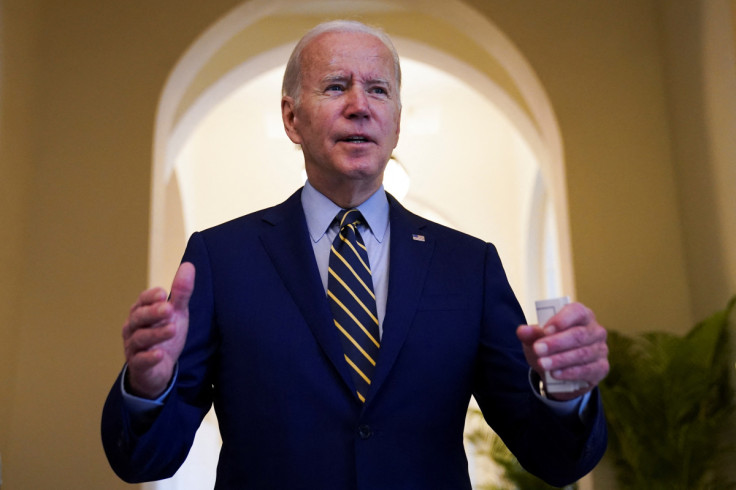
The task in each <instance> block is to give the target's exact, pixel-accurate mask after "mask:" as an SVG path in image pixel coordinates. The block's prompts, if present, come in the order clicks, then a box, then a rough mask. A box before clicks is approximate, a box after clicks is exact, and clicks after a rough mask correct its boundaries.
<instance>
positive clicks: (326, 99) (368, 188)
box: [281, 32, 401, 204]
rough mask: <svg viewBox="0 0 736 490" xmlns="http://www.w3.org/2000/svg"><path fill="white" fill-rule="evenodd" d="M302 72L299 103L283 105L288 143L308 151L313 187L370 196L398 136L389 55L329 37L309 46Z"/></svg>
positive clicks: (376, 46) (370, 41)
mask: <svg viewBox="0 0 736 490" xmlns="http://www.w3.org/2000/svg"><path fill="white" fill-rule="evenodd" d="M301 70H302V84H301V97H300V101H299V104H298V105H295V101H294V100H293V99H292V98H291V97H288V96H287V97H284V98H283V100H282V103H281V107H282V115H283V118H284V125H285V127H286V132H287V134H288V135H289V138H290V139H291V140H292V141H293V142H294V143H297V144H299V145H301V147H302V151H303V152H304V162H305V166H306V170H307V176H308V178H309V181H310V182H311V183H312V185H314V186H315V188H317V189H318V190H319V191H320V192H322V193H323V194H325V195H327V196H328V197H331V195H330V194H331V193H335V192H337V193H340V192H347V193H350V192H353V193H355V192H358V193H359V194H361V195H363V194H365V193H368V194H367V195H364V196H363V197H365V198H367V197H369V196H370V194H372V193H373V192H375V190H377V189H378V187H379V186H380V185H381V182H382V180H383V171H384V169H385V168H386V163H387V162H388V159H389V157H390V156H391V152H392V151H393V149H394V148H395V147H396V143H397V142H398V138H399V119H400V115H401V109H400V105H399V93H398V90H399V88H398V87H397V86H396V74H395V73H394V65H393V58H392V57H391V53H390V51H389V50H388V48H386V46H384V44H383V43H381V41H379V40H378V39H377V38H375V37H374V36H371V35H369V34H364V33H337V32H332V33H325V34H322V35H320V36H318V37H317V38H315V39H314V40H313V41H312V42H311V43H310V44H309V45H307V47H306V48H305V50H304V52H303V57H302V66H301ZM333 200H335V199H333ZM353 204H355V203H353Z"/></svg>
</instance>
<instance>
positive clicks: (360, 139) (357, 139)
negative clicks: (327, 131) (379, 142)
mask: <svg viewBox="0 0 736 490" xmlns="http://www.w3.org/2000/svg"><path fill="white" fill-rule="evenodd" d="M340 141H344V142H345V143H370V142H371V140H370V139H368V138H366V137H365V136H348V137H347V138H343V139H341V140H340Z"/></svg>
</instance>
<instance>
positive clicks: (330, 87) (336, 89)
mask: <svg viewBox="0 0 736 490" xmlns="http://www.w3.org/2000/svg"><path fill="white" fill-rule="evenodd" d="M344 90H345V87H343V86H342V85H340V84H339V83H333V84H330V85H328V86H327V87H325V92H342V91H344Z"/></svg>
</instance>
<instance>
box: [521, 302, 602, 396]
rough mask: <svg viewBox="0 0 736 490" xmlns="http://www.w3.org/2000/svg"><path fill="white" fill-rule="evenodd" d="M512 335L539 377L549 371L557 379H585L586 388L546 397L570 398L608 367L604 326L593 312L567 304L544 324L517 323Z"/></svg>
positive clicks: (594, 382) (589, 387)
mask: <svg viewBox="0 0 736 490" xmlns="http://www.w3.org/2000/svg"><path fill="white" fill-rule="evenodd" d="M516 335H517V337H518V338H519V340H521V343H522V345H523V347H524V355H525V356H526V360H527V362H528V363H529V365H530V366H531V367H532V369H534V370H535V371H536V372H537V373H538V374H539V375H540V377H542V378H544V371H551V373H552V377H553V378H555V379H560V380H578V381H585V382H586V383H587V387H586V388H584V389H581V390H578V391H575V392H573V393H555V394H553V395H550V398H554V399H557V400H570V399H572V398H575V397H578V396H580V395H582V394H585V393H586V392H588V391H590V390H592V389H593V388H594V387H595V386H597V385H598V383H599V382H601V381H602V380H603V378H605V377H606V375H607V374H608V370H609V364H608V345H607V344H606V336H607V334H606V329H605V328H603V327H602V326H601V325H599V324H598V322H597V321H596V319H595V315H594V314H593V312H592V311H591V310H590V309H588V308H586V307H585V306H584V305H582V304H580V303H571V304H569V305H567V306H565V307H564V308H563V309H562V310H560V311H559V312H558V313H557V314H556V315H555V316H553V317H552V318H550V319H549V321H547V323H546V324H545V325H521V326H519V328H518V329H517V330H516Z"/></svg>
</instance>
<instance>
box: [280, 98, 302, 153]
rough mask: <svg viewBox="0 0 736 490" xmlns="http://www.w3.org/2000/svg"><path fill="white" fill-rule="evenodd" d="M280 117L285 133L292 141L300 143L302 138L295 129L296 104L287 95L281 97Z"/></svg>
mask: <svg viewBox="0 0 736 490" xmlns="http://www.w3.org/2000/svg"><path fill="white" fill-rule="evenodd" d="M281 119H282V120H283V121H284V129H285V130H286V135H287V136H288V137H289V139H290V140H291V141H292V143H294V144H297V145H300V144H301V143H302V138H301V136H300V135H299V131H298V130H297V119H296V104H295V103H294V99H293V98H292V97H289V96H288V95H284V96H283V97H282V98H281Z"/></svg>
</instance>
